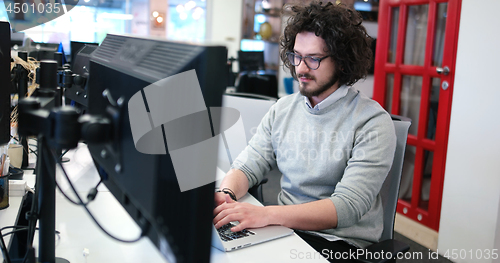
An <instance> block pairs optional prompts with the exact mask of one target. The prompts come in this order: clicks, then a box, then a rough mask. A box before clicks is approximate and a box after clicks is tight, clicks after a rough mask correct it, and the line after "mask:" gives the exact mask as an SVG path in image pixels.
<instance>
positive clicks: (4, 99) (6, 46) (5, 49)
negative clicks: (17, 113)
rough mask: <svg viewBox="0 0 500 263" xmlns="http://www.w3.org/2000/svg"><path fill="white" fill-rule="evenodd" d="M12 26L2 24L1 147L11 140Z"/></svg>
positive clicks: (0, 64)
mask: <svg viewBox="0 0 500 263" xmlns="http://www.w3.org/2000/svg"><path fill="white" fill-rule="evenodd" d="M11 87H12V84H11V83H10V25H9V23H7V22H0V145H2V144H6V143H8V142H9V140H10V92H11Z"/></svg>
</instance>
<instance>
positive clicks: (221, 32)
mask: <svg viewBox="0 0 500 263" xmlns="http://www.w3.org/2000/svg"><path fill="white" fill-rule="evenodd" d="M242 10H243V0H212V1H207V31H206V34H207V40H208V41H211V42H214V43H219V44H223V45H225V46H227V48H228V57H235V58H236V57H238V50H239V49H240V41H241V14H242ZM233 70H237V67H236V65H235V66H234V68H233Z"/></svg>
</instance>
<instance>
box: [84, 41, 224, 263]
mask: <svg viewBox="0 0 500 263" xmlns="http://www.w3.org/2000/svg"><path fill="white" fill-rule="evenodd" d="M226 61H227V49H226V47H222V46H209V45H197V44H187V43H178V42H171V41H166V40H160V39H152V38H139V37H133V36H120V35H109V34H108V35H107V36H106V38H105V39H104V41H103V42H102V43H101V44H100V45H99V47H98V48H97V49H96V50H95V51H94V52H93V53H92V56H91V60H90V76H89V85H88V96H89V103H88V111H87V113H89V114H91V115H99V114H104V113H106V112H107V113H108V116H111V119H112V120H113V123H114V125H115V127H118V128H117V129H115V130H113V131H112V134H114V136H113V138H112V139H111V141H110V142H108V143H89V144H88V148H89V150H90V153H91V155H92V157H93V159H94V161H95V163H96V166H97V168H98V171H99V172H100V174H101V177H102V178H103V179H104V181H103V182H104V184H105V185H106V186H107V188H108V189H109V190H110V192H111V193H112V194H113V195H114V196H115V197H116V198H117V200H118V201H119V202H120V203H121V205H122V206H123V207H124V208H125V210H126V211H127V212H128V213H129V214H130V215H131V217H132V218H133V219H134V220H135V221H136V222H137V223H138V224H139V226H141V227H142V228H143V229H144V228H145V229H149V230H148V231H147V232H146V234H147V236H148V237H149V238H150V239H151V241H152V242H153V243H154V244H155V245H156V246H157V247H158V249H159V251H160V252H161V253H162V254H163V255H164V256H165V257H166V258H167V259H168V260H170V261H171V262H209V261H210V249H211V229H212V220H213V208H214V203H213V202H214V200H213V196H214V188H215V184H214V183H208V184H205V185H203V186H200V187H197V188H193V189H191V190H187V191H181V190H180V185H179V183H178V179H177V178H176V170H175V169H174V168H175V167H174V166H175V165H174V161H173V158H172V156H173V155H172V150H174V149H173V148H168V150H167V154H145V153H141V152H139V151H138V150H137V149H136V147H135V144H134V139H133V131H132V127H131V125H130V120H129V117H130V115H132V114H129V113H130V111H131V109H130V108H128V107H127V105H128V104H129V102H130V101H131V98H132V97H133V96H134V94H138V96H139V98H141V99H140V100H141V101H142V103H143V105H146V106H145V109H147V110H148V114H150V115H149V116H150V117H151V118H154V117H155V116H152V115H153V114H152V113H151V112H152V110H151V109H152V108H149V107H152V104H151V100H149V97H147V91H146V90H147V89H146V87H147V86H149V85H150V84H152V83H157V82H158V81H160V80H165V79H166V78H169V77H172V76H174V75H178V74H180V73H186V72H189V74H192V73H194V72H195V74H196V78H197V80H198V81H199V82H198V83H199V87H200V88H201V93H202V96H203V99H204V102H205V105H206V107H207V108H210V107H220V106H221V104H222V94H223V92H224V91H225V89H226V84H227V79H226V77H227V71H226ZM193 70H194V71H193ZM187 85H188V84H186V85H182V84H181V85H179V83H177V84H176V85H168V87H169V92H170V93H168V94H171V95H162V96H159V97H158V96H157V97H156V100H157V102H158V101H159V102H162V101H165V103H167V102H166V101H169V102H173V103H174V104H176V105H179V107H178V108H176V109H175V110H173V111H175V112H177V113H182V112H184V111H186V110H190V109H191V108H193V107H197V106H199V105H195V103H193V102H192V101H190V100H189V99H188V100H184V99H182V100H181V99H180V97H178V96H177V95H176V94H180V93H183V92H185V91H184V89H186V90H187V88H188V86H187ZM172 96H175V97H172ZM183 96H185V94H184V95H183ZM195 96H196V94H193V98H194V97H195ZM134 98H137V97H134ZM172 98H173V99H172ZM177 98H179V99H177ZM175 99H177V100H175ZM113 105H115V106H113ZM120 105H122V106H121V107H120ZM200 113H202V115H203V114H205V113H203V112H200ZM164 114H172V113H171V112H164ZM194 115H196V114H194ZM194 115H192V116H194ZM190 116H191V115H190ZM212 116H213V115H212ZM146 118H148V117H146ZM184 120H185V119H184ZM176 121H179V122H177V124H179V125H182V118H180V119H177V120H172V123H174V122H176ZM184 124H186V123H184ZM161 127H162V129H161V130H162V131H163V132H164V133H163V136H160V137H161V138H160V139H159V140H158V141H155V143H157V144H159V145H161V146H162V147H164V148H163V149H165V147H166V146H167V145H168V147H171V145H172V144H171V143H174V144H175V143H177V142H172V141H169V139H168V136H167V135H165V130H167V129H168V127H167V125H162V126H161ZM143 128H148V127H143ZM174 128H175V127H174ZM212 129H213V130H212V134H213V133H214V129H215V130H217V128H216V127H212ZM181 132H184V133H189V134H190V135H192V136H194V137H196V136H198V135H199V134H198V133H199V131H198V129H194V128H190V129H186V130H182V131H181ZM151 147H154V145H152V146H151ZM214 154H215V155H217V153H216V152H215V153H214ZM195 155H196V154H195ZM195 155H193V156H186V159H185V161H186V162H187V163H186V164H189V165H191V166H196V165H198V163H201V162H203V161H204V160H202V158H203V156H202V157H200V156H195ZM204 158H207V156H204ZM216 169H217V168H216V164H214V167H213V169H207V170H206V171H205V173H207V174H213V178H214V179H215V171H216ZM214 181H215V180H214ZM144 226H147V227H144ZM172 256H173V257H175V261H174V260H172Z"/></svg>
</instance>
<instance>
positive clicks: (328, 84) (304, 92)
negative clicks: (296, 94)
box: [297, 72, 340, 98]
mask: <svg viewBox="0 0 500 263" xmlns="http://www.w3.org/2000/svg"><path fill="white" fill-rule="evenodd" d="M302 77H304V78H308V79H310V80H314V82H308V83H300V82H299V84H300V85H299V91H300V94H302V96H306V97H308V98H311V97H317V96H319V95H321V94H322V93H324V92H325V91H327V90H328V89H330V88H331V87H332V86H333V85H334V84H335V83H337V81H338V80H339V79H340V74H339V72H335V73H334V74H333V76H331V78H330V79H329V80H328V81H327V82H326V83H317V82H316V81H315V80H316V78H315V77H314V76H311V75H309V74H307V73H306V74H298V75H297V79H298V78H302ZM314 83H317V84H318V85H319V86H318V87H317V88H316V89H313V90H306V88H307V87H308V86H310V85H312V84H314Z"/></svg>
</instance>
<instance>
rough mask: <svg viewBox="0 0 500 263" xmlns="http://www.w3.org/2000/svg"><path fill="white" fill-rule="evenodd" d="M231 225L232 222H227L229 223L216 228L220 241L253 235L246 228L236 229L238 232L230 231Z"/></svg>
mask: <svg viewBox="0 0 500 263" xmlns="http://www.w3.org/2000/svg"><path fill="white" fill-rule="evenodd" d="M233 226H234V224H232V223H229V224H225V225H223V226H222V227H221V228H219V229H217V231H218V232H219V236H220V238H221V239H222V241H224V242H227V241H231V240H235V239H240V238H244V237H248V236H251V235H255V233H254V232H252V231H250V230H246V229H243V230H241V231H238V232H232V231H231V227H233Z"/></svg>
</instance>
